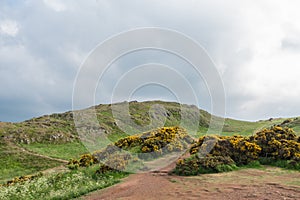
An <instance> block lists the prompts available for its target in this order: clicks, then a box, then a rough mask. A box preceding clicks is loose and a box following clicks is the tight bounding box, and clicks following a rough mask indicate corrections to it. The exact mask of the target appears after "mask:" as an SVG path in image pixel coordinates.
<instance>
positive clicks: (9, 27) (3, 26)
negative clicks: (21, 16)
mask: <svg viewBox="0 0 300 200" xmlns="http://www.w3.org/2000/svg"><path fill="white" fill-rule="evenodd" d="M18 32H19V25H18V23H17V22H16V21H14V20H10V19H6V20H2V21H0V34H3V35H8V36H12V37H15V36H16V35H17V34H18Z"/></svg>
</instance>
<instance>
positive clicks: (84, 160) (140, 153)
mask: <svg viewBox="0 0 300 200" xmlns="http://www.w3.org/2000/svg"><path fill="white" fill-rule="evenodd" d="M192 142H193V139H192V138H191V137H190V136H189V135H188V133H187V131H186V130H185V129H183V128H181V127H177V126H176V127H162V128H158V129H155V130H152V131H149V132H145V133H142V134H139V135H132V136H128V137H125V138H122V139H120V140H118V141H117V142H115V143H113V144H110V145H108V146H107V147H106V148H105V149H103V150H101V151H96V152H94V153H92V154H84V155H82V156H81V157H80V159H78V160H76V159H72V160H70V162H69V163H68V167H69V168H70V169H78V167H89V166H91V165H93V164H96V163H102V165H101V166H100V170H99V172H101V171H107V170H108V169H110V168H112V169H115V170H117V171H122V170H124V169H125V168H126V166H127V165H128V164H129V163H130V162H136V161H137V159H143V160H145V159H146V160H148V159H153V158H157V157H159V156H162V155H164V154H166V153H170V152H176V151H183V150H184V149H188V148H189V145H190V143H192ZM130 154H135V155H137V157H133V156H130ZM104 165H107V166H104ZM101 168H103V170H101ZM111 171H112V170H111Z"/></svg>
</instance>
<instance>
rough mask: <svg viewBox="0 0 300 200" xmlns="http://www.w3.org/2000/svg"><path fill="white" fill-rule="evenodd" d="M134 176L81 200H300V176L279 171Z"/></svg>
mask: <svg viewBox="0 0 300 200" xmlns="http://www.w3.org/2000/svg"><path fill="white" fill-rule="evenodd" d="M165 172H166V171H164V170H163V171H162V173H143V174H132V175H130V176H129V177H128V178H126V179H124V180H123V181H122V182H121V183H119V184H117V185H114V186H112V187H109V188H106V189H103V190H100V191H96V192H93V193H91V194H89V195H87V196H84V197H82V198H81V199H86V200H96V199H103V200H105V199H122V200H129V199H130V200H131V199H133V200H134V199H150V200H151V199H153V200H154V199H166V200H171V199H233V200H238V199H255V200H256V199H270V200H271V199H272V200H277V199H282V200H283V199H286V200H289V199H300V173H299V172H295V171H288V170H283V169H280V168H274V167H266V168H265V169H243V170H239V171H234V172H228V173H221V174H206V175H200V176H193V177H179V176H170V175H168V174H167V173H165Z"/></svg>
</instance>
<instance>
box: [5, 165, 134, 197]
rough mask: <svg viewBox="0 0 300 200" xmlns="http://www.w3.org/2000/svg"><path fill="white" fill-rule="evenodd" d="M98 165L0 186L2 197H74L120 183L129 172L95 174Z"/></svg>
mask: <svg viewBox="0 0 300 200" xmlns="http://www.w3.org/2000/svg"><path fill="white" fill-rule="evenodd" d="M97 167H98V166H94V167H89V168H82V169H79V170H75V171H70V172H64V173H57V174H48V175H43V176H41V177H38V178H35V179H33V180H31V181H26V182H23V183H16V184H15V185H12V186H8V187H6V186H2V187H1V186H0V199H24V200H27V199H45V200H47V199H72V198H76V197H79V196H82V195H84V194H87V193H89V192H92V191H95V190H98V189H102V188H105V187H108V186H111V185H113V184H115V183H118V182H119V181H120V179H121V178H124V177H125V176H127V175H128V174H126V173H122V172H110V173H106V174H102V175H97V174H95V171H96V169H97Z"/></svg>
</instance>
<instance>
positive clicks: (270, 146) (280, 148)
mask: <svg viewBox="0 0 300 200" xmlns="http://www.w3.org/2000/svg"><path fill="white" fill-rule="evenodd" d="M250 140H251V141H253V142H255V143H256V144H258V145H259V146H260V147H261V148H262V151H261V152H260V155H259V156H260V157H271V158H274V159H282V160H291V159H292V160H295V161H299V160H300V143H299V137H297V135H296V134H295V132H294V131H293V130H292V129H291V128H282V127H280V126H274V127H271V128H270V129H264V130H262V131H261V132H259V133H257V134H255V135H254V136H251V137H250Z"/></svg>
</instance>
